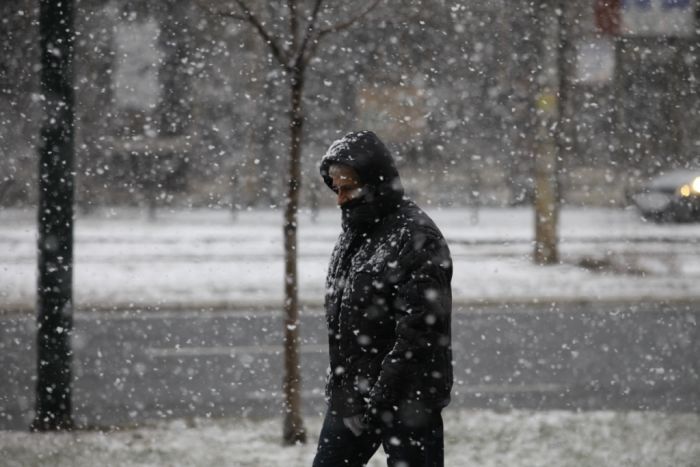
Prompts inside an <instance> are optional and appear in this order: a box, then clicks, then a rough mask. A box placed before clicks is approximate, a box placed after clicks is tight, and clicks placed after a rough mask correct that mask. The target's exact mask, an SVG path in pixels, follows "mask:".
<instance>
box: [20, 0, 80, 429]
mask: <svg viewBox="0 0 700 467" xmlns="http://www.w3.org/2000/svg"><path fill="white" fill-rule="evenodd" d="M73 8H74V4H73V0H63V1H61V2H56V1H53V0H42V1H41V2H40V3H39V29H40V34H41V65H42V67H41V91H42V95H43V97H44V120H43V124H42V129H41V148H40V151H39V154H40V162H39V212H38V217H39V218H38V222H39V225H38V230H39V241H38V250H39V261H38V267H39V277H38V284H37V308H38V310H37V327H38V332H37V350H38V352H37V357H38V358H37V380H36V414H35V418H34V421H33V423H32V426H31V429H32V430H37V431H47V430H66V429H71V428H73V419H72V413H71V412H72V404H71V380H72V373H71V349H70V335H71V332H72V328H73V165H74V147H73V146H74V143H73V139H74V123H75V115H74V93H73V39H74V32H73V18H74V9H73Z"/></svg>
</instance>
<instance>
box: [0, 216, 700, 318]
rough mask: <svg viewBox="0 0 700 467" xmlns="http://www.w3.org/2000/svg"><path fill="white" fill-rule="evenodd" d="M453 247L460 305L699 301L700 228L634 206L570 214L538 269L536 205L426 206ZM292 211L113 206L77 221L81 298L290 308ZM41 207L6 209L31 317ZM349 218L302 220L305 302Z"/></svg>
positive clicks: (18, 280)
mask: <svg viewBox="0 0 700 467" xmlns="http://www.w3.org/2000/svg"><path fill="white" fill-rule="evenodd" d="M427 210H428V212H429V213H430V214H431V215H432V216H433V217H434V219H435V220H436V222H437V224H438V225H439V226H440V227H441V229H442V230H443V232H444V233H445V235H446V236H447V238H448V241H449V242H450V246H451V249H452V252H453V255H454V264H455V272H454V279H453V288H454V297H455V301H456V302H457V303H460V302H461V303H467V302H480V301H487V302H494V301H495V302H508V301H531V300H539V301H544V302H546V301H557V300H599V299H604V300H644V299H652V298H655V299H669V300H671V299H697V298H700V288H699V287H697V282H698V279H700V261H699V259H700V224H685V225H677V224H667V225H657V224H653V223H646V222H644V221H642V220H641V219H640V218H639V216H638V215H637V214H636V213H635V212H634V211H632V210H621V209H600V208H597V209H582V208H568V209H564V211H563V213H562V218H561V224H560V236H561V239H562V242H561V251H562V264H560V265H558V266H553V267H541V266H536V265H534V264H533V263H532V261H531V252H532V239H533V231H534V229H533V213H532V211H531V210H530V209H528V208H513V209H482V210H481V212H480V213H479V221H478V223H476V224H474V223H472V222H471V211H470V210H468V209H430V208H428V209H427ZM281 217H282V214H281V213H280V212H279V211H278V210H255V211H249V212H242V213H239V214H238V216H237V218H236V219H235V220H234V219H233V218H232V216H231V213H230V212H225V211H214V210H191V211H190V210H182V211H175V212H168V211H165V210H163V211H161V212H159V214H158V220H156V221H155V222H150V221H148V220H147V219H146V217H145V214H144V213H143V212H139V211H136V210H128V209H127V210H125V209H122V210H110V209H107V210H103V211H100V212H97V213H94V214H92V215H90V216H81V217H79V218H78V219H77V221H76V240H75V258H76V259H75V262H76V267H75V279H74V283H75V302H76V305H77V307H78V308H81V309H90V308H92V307H95V308H100V309H102V308H110V307H129V306H139V307H140V306H159V307H161V308H168V307H172V308H180V307H184V308H191V307H198V308H199V307H242V306H250V305H265V306H275V305H277V304H279V303H281V302H282V284H283V280H282V270H283V262H282V259H283V250H282V229H281ZM35 218H36V216H35V213H34V212H33V211H18V210H0V310H2V309H4V310H31V309H32V308H33V306H34V302H35V300H34V297H35V291H34V288H35V283H36V279H35V277H36V251H35V250H36V247H35V244H36V226H35ZM339 230H340V227H339V212H338V211H337V210H334V209H328V210H323V211H321V214H320V216H319V219H318V222H317V223H312V222H311V221H310V216H309V214H308V213H306V212H302V213H301V215H300V240H299V251H300V261H299V272H300V295H301V298H302V301H303V302H306V303H310V304H318V303H320V301H321V299H322V296H323V282H324V275H325V272H326V266H327V262H328V257H329V254H330V251H331V249H332V246H333V242H334V241H335V239H336V237H337V235H338V233H339Z"/></svg>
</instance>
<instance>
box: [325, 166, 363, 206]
mask: <svg viewBox="0 0 700 467" xmlns="http://www.w3.org/2000/svg"><path fill="white" fill-rule="evenodd" d="M328 175H329V176H330V177H331V179H333V189H334V190H335V192H336V193H337V194H338V205H339V206H342V205H343V204H345V203H347V202H348V201H351V200H353V199H357V198H359V197H360V196H362V183H361V182H360V180H359V176H358V175H357V172H356V171H355V169H353V168H352V167H349V166H347V165H341V164H334V165H332V166H331V167H330V169H329V171H328Z"/></svg>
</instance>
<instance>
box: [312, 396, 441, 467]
mask: <svg viewBox="0 0 700 467" xmlns="http://www.w3.org/2000/svg"><path fill="white" fill-rule="evenodd" d="M421 412H422V413H421V414H419V416H418V417H415V416H413V417H393V419H391V420H387V417H383V418H384V421H383V422H378V423H379V425H380V426H378V427H371V428H369V429H367V430H365V431H364V432H362V434H361V435H360V436H355V435H354V434H353V433H352V432H351V431H350V430H349V429H347V428H346V427H345V425H344V424H343V419H342V417H340V416H338V415H336V414H335V413H333V412H332V411H331V410H330V409H329V410H328V411H327V412H326V417H325V419H324V421H323V427H322V428H321V435H320V436H319V440H318V449H317V451H316V457H315V458H314V463H313V467H340V466H343V467H345V466H347V467H361V466H364V465H366V464H367V462H368V461H369V460H370V458H371V457H372V455H374V453H375V452H376V451H377V449H378V448H379V445H380V444H381V445H383V447H384V452H386V454H387V457H388V464H389V466H390V467H443V465H444V448H443V433H442V415H441V413H440V411H439V410H436V411H430V410H424V411H421ZM390 418H391V417H390Z"/></svg>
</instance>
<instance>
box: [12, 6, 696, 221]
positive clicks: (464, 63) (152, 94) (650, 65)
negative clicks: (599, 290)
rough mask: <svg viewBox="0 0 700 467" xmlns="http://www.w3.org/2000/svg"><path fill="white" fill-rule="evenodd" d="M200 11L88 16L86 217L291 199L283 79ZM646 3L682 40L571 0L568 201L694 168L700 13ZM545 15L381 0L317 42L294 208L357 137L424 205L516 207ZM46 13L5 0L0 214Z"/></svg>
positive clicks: (220, 20) (80, 67)
mask: <svg viewBox="0 0 700 467" xmlns="http://www.w3.org/2000/svg"><path fill="white" fill-rule="evenodd" d="M664 1H665V3H664ZM206 3H207V2H199V3H197V2H177V1H175V0H154V1H151V2H136V1H131V0H109V1H107V0H83V1H81V2H80V3H79V9H80V14H79V15H78V18H79V19H78V24H76V29H77V30H78V31H79V32H80V35H79V36H77V37H76V42H75V45H76V56H77V62H76V76H75V83H76V89H77V93H76V97H77V104H78V107H77V108H78V115H77V117H78V120H77V121H78V136H77V137H78V142H77V143H78V144H77V145H76V148H77V149H78V174H77V182H78V188H77V199H78V203H79V204H80V206H81V207H82V208H83V209H90V208H91V207H94V206H99V205H105V204H135V205H151V206H152V207H154V206H155V205H171V204H172V205H178V206H212V207H222V208H231V207H234V208H245V207H246V206H253V205H265V206H270V205H273V206H274V205H279V204H280V203H281V202H282V200H281V193H283V190H282V187H283V180H284V172H285V167H286V166H285V162H286V155H287V150H288V149H287V148H288V141H287V140H288V135H287V128H286V125H287V120H286V118H287V101H288V96H287V88H286V86H285V82H284V80H285V77H284V76H283V74H282V73H281V72H280V70H279V69H278V67H277V66H276V64H275V62H274V61H273V59H272V58H271V56H270V55H269V54H268V51H267V49H266V46H265V45H264V44H262V42H261V41H260V40H259V38H258V37H256V36H255V33H254V31H252V30H251V29H250V28H248V27H246V26H242V25H240V24H238V23H237V22H236V21H235V20H232V19H230V18H225V17H222V16H218V15H216V14H212V13H211V12H210V11H209V10H208V9H207V8H204V7H203V6H202V4H204V6H206ZM208 3H209V4H210V5H211V6H216V5H218V3H217V2H216V1H215V0H209V1H208ZM282 3H283V2H282ZM605 3H606V5H607V4H617V5H621V4H623V3H624V4H625V5H635V4H636V3H635V2H633V1H630V2H605ZM642 3H644V4H649V5H651V7H650V8H652V9H657V10H659V11H661V10H662V9H663V8H667V7H669V8H670V6H672V8H670V9H671V10H672V13H673V14H676V15H677V16H678V19H676V20H675V21H676V23H674V24H676V26H673V25H671V26H669V28H670V29H668V28H667V29H666V30H663V29H661V30H654V28H655V27H656V26H654V25H656V24H658V23H659V21H655V20H650V19H649V17H646V16H644V14H645V12H644V11H642V12H641V13H639V12H638V11H637V12H636V13H635V14H637V13H638V14H639V15H641V16H639V15H638V16H639V17H633V16H630V17H629V18H627V19H626V21H627V22H626V23H624V24H623V22H621V21H622V20H621V17H620V16H619V15H620V12H619V11H617V12H615V11H613V12H610V11H607V10H605V9H604V8H603V9H602V10H601V4H600V2H598V1H596V0H576V1H572V2H565V3H564V5H565V8H564V10H563V11H562V14H564V15H565V18H566V21H565V24H566V25H567V35H566V37H567V44H566V47H565V48H564V50H565V52H564V53H565V54H566V62H565V63H566V65H565V67H564V69H563V70H559V71H557V72H561V73H565V77H566V79H565V80H564V82H565V86H566V92H565V93H564V95H565V96H566V102H564V103H563V109H564V118H563V120H562V122H563V125H562V131H563V134H564V141H565V142H566V144H565V147H564V151H563V153H562V154H561V158H562V164H561V173H560V182H561V187H562V198H563V199H564V200H565V201H566V202H569V203H587V204H596V205H621V204H624V203H625V202H626V199H625V193H626V189H627V187H628V186H629V185H630V184H634V183H635V181H637V180H644V179H645V178H647V177H649V176H651V175H653V174H655V173H657V172H659V171H662V170H665V169H667V168H670V167H678V166H688V165H695V166H698V165H700V160H699V159H698V156H699V153H698V148H699V147H700V136H698V134H697V133H696V132H694V129H695V128H697V127H698V123H700V121H698V119H699V118H700V117H699V116H700V98H699V96H698V81H697V76H698V73H699V71H700V64H699V63H698V60H697V56H698V47H699V46H700V41H698V30H697V27H698V24H699V23H698V21H697V14H696V13H695V12H696V11H697V7H698V6H697V5H696V3H695V2H694V1H691V0H683V1H675V0H674V1H673V2H668V0H649V1H648V2H641V3H639V5H641V4H642ZM541 5H543V7H540V4H537V5H534V4H533V2H530V1H525V0H509V1H506V0H491V1H487V2H466V1H465V2H443V1H441V0H422V1H417V0H413V1H410V2H400V4H399V2H396V3H392V2H388V3H386V4H384V3H382V5H381V6H380V7H378V8H377V9H376V10H375V11H374V12H373V13H372V14H371V15H370V16H368V17H367V19H366V24H363V25H361V26H359V27H357V28H354V29H351V30H349V31H346V32H344V33H342V34H340V35H337V36H335V37H332V36H329V37H328V38H326V39H324V42H323V43H322V45H321V46H320V47H319V49H318V54H317V58H316V59H315V60H313V61H312V62H311V64H310V67H309V70H308V73H309V77H308V79H307V89H306V96H307V102H306V109H307V116H308V120H307V124H306V126H305V130H306V135H307V136H306V142H305V151H304V174H305V177H306V178H305V185H304V187H305V188H304V189H305V195H304V200H305V201H304V202H311V201H313V199H314V197H313V196H311V194H310V192H309V191H310V190H317V189H319V186H318V184H317V182H318V180H317V170H316V164H317V161H318V159H319V158H320V157H321V155H322V152H323V151H324V149H325V147H327V146H328V144H329V143H330V142H331V141H332V140H334V139H336V138H338V137H340V136H341V135H342V134H343V133H345V132H346V131H350V130H354V129H359V128H371V129H374V130H375V131H377V132H378V133H379V134H380V136H382V137H383V138H385V139H386V140H387V141H388V142H389V143H390V144H391V146H392V148H393V150H394V153H395V154H396V155H397V157H398V160H399V164H400V166H401V170H402V174H403V175H404V177H405V178H406V185H407V187H408V188H409V190H410V192H411V194H412V195H414V196H416V197H419V198H421V199H422V201H424V202H431V203H436V204H457V205H463V204H472V203H480V204H491V205H502V204H512V203H518V202H527V201H528V199H529V197H530V195H531V189H532V188H531V187H532V182H531V169H532V159H533V158H532V151H533V149H532V148H533V125H534V122H535V120H534V112H535V111H534V102H535V97H536V95H537V93H538V92H539V88H538V86H539V84H538V83H539V81H538V80H539V77H540V76H541V73H542V72H543V71H542V70H541V66H542V63H544V61H543V60H542V54H546V53H553V51H552V45H551V44H546V43H543V37H544V35H543V34H542V30H541V27H542V25H543V24H549V23H550V22H556V8H555V6H556V5H557V3H555V2H551V1H550V2H548V1H546V0H543V1H542V2H541ZM259 8H260V11H259V14H260V15H261V16H262V17H264V18H267V20H268V23H267V24H270V27H271V28H273V29H272V30H273V31H274V32H279V31H280V30H282V29H281V26H280V28H278V29H275V28H274V27H273V25H274V24H275V21H276V19H277V18H279V16H280V15H281V14H284V13H283V11H284V10H282V12H280V11H278V10H277V8H284V5H281V7H280V6H276V3H275V2H265V4H264V6H260V7H259ZM667 9H668V8H667ZM342 13H343V12H341V13H339V14H340V15H341V16H342ZM37 14H38V11H37V5H36V2H33V1H31V0H17V1H16V2H4V3H2V4H1V5H0V18H1V19H0V37H1V38H2V40H0V49H1V52H2V58H0V155H1V156H2V157H0V205H17V204H32V203H33V202H34V200H35V198H36V194H35V191H36V156H35V153H36V149H35V148H36V144H37V138H38V128H39V121H40V113H39V110H40V108H39V103H40V99H41V96H39V95H38V89H39V88H38V73H37V70H38V68H37V67H38V30H37V24H36V17H37ZM345 14H347V12H345ZM610 15H612V16H610ZM616 15H617V16H616ZM630 18H632V19H630ZM635 18H636V19H635ZM622 19H624V18H622ZM652 19H653V18H652ZM657 19H658V17H657ZM606 21H607V22H606ZM610 21H612V23H610ZM635 21H636V22H635ZM610 24H612V26H610ZM640 25H641V26H640ZM644 25H646V26H644ZM649 25H651V26H649ZM678 25H680V26H678ZM284 26H285V27H286V25H284ZM635 27H637V29H636V30H635V29H634V28H635ZM611 28H612V29H611ZM615 28H617V29H615ZM640 28H641V29H640ZM644 28H646V29H644ZM674 28H676V29H674ZM323 199H324V198H323V197H321V200H323Z"/></svg>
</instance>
